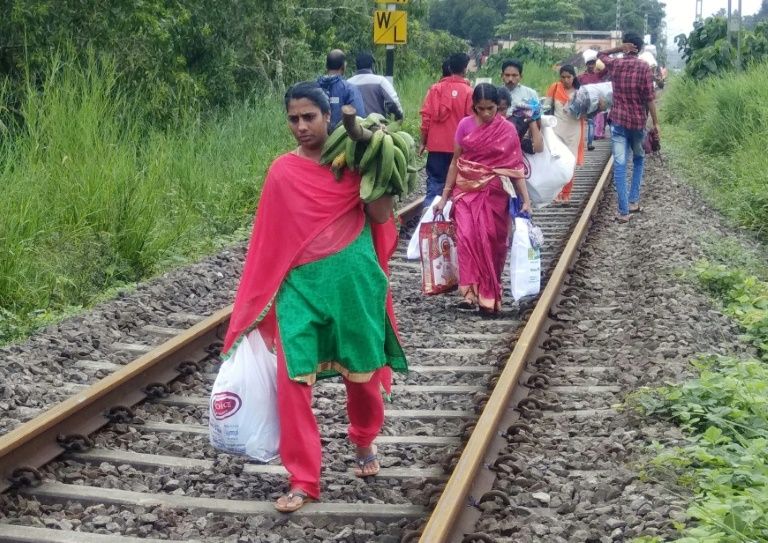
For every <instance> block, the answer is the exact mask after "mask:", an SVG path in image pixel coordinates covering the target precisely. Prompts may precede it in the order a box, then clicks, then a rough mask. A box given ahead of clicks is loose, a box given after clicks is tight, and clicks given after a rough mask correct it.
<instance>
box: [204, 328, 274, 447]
mask: <svg viewBox="0 0 768 543" xmlns="http://www.w3.org/2000/svg"><path fill="white" fill-rule="evenodd" d="M208 407H209V412H208V429H209V432H210V441H211V445H213V446H214V447H216V448H217V449H220V450H222V451H225V452H228V453H232V454H242V455H247V456H250V457H251V458H254V459H256V460H259V461H261V462H269V461H270V460H272V459H273V458H275V457H276V456H277V454H278V446H279V443H280V419H279V416H278V413H277V356H276V355H274V354H272V353H271V352H269V349H267V346H266V345H265V344H264V340H263V339H262V337H261V334H260V333H259V331H258V330H253V331H252V332H251V333H250V334H248V335H247V336H246V337H245V338H243V340H242V341H240V344H239V345H238V346H237V348H236V349H235V352H234V353H232V355H231V356H230V357H229V358H227V359H226V360H224V362H222V364H221V368H220V369H219V374H218V375H217V376H216V381H214V383H213V389H212V390H211V400H210V405H209V406H208Z"/></svg>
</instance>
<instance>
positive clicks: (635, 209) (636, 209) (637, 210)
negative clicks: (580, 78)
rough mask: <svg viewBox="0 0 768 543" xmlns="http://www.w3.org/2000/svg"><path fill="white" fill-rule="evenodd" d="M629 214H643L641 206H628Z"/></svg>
mask: <svg viewBox="0 0 768 543" xmlns="http://www.w3.org/2000/svg"><path fill="white" fill-rule="evenodd" d="M629 212H630V213H642V212H643V206H641V205H638V206H637V207H632V206H629Z"/></svg>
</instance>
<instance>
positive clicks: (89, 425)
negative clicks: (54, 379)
mask: <svg viewBox="0 0 768 543" xmlns="http://www.w3.org/2000/svg"><path fill="white" fill-rule="evenodd" d="M231 311H232V307H231V306H229V307H226V308H224V309H221V310H219V311H217V312H216V313H214V314H213V315H211V316H210V317H208V318H207V319H205V320H203V321H201V322H199V323H197V324H195V325H194V326H192V327H191V328H189V329H188V330H186V331H185V332H184V333H182V334H180V335H178V336H176V337H174V338H172V339H170V340H168V341H166V342H165V343H163V344H162V345H160V346H158V347H157V348H155V349H153V350H152V351H150V352H149V353H147V354H145V355H143V356H141V357H139V358H137V359H136V360H134V361H133V362H130V363H129V364H126V365H125V366H123V367H122V368H120V369H119V370H117V371H116V372H115V373H113V374H111V375H109V376H107V377H105V378H103V379H101V380H99V381H98V382H96V383H94V384H93V385H92V386H90V387H88V388H87V389H85V390H83V391H82V392H79V393H77V394H75V395H73V396H71V397H70V398H68V399H66V400H64V401H63V402H61V403H59V404H56V405H54V406H53V407H51V408H50V409H48V410H47V411H45V412H44V413H43V414H41V415H39V416H37V417H35V418H34V419H32V420H30V421H28V422H26V423H24V424H22V425H21V426H19V427H18V428H16V429H14V430H12V431H10V432H8V433H7V434H5V435H4V436H2V437H0V491H5V490H6V489H8V488H9V487H10V486H11V483H12V480H13V479H14V473H16V470H17V469H23V470H29V471H33V470H30V468H37V467H40V466H42V465H45V464H46V463H48V462H50V461H51V460H53V459H54V458H56V457H57V456H58V455H60V454H61V453H63V452H64V451H65V450H66V448H65V447H64V446H63V445H62V444H61V443H60V437H62V436H64V437H66V436H69V435H78V436H87V435H88V434H90V433H92V432H94V431H96V430H98V429H99V428H101V427H102V426H104V425H105V424H106V423H107V422H109V418H108V416H107V414H106V411H107V410H109V409H110V408H111V407H114V406H126V407H130V406H132V405H135V404H136V403H138V402H139V401H141V400H142V399H144V398H145V397H146V396H147V393H146V392H145V391H144V388H145V387H146V386H148V385H153V384H155V383H163V384H165V383H168V382H170V381H171V380H173V379H174V378H176V377H178V375H179V374H180V372H179V370H178V369H177V366H178V364H179V363H180V362H182V361H184V360H188V359H190V358H198V359H199V358H201V357H205V356H206V355H207V353H206V351H205V349H206V348H207V347H208V346H209V345H210V343H211V338H212V337H213V338H215V335H214V334H215V332H216V330H217V329H218V327H219V326H221V325H223V324H226V323H227V322H228V320H229V315H230V313H231Z"/></svg>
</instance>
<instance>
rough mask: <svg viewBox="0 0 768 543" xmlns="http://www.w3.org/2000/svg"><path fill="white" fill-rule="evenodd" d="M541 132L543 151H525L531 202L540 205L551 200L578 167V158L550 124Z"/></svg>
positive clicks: (526, 177)
mask: <svg viewBox="0 0 768 543" xmlns="http://www.w3.org/2000/svg"><path fill="white" fill-rule="evenodd" d="M541 134H542V137H543V138H544V150H543V151H542V152H540V153H534V154H532V155H529V154H527V153H525V154H523V162H524V163H525V182H526V185H527V187H528V195H529V196H530V197H531V204H532V205H533V206H534V207H537V208H541V207H545V206H547V205H549V204H551V203H552V201H553V200H554V199H555V197H556V196H557V195H558V194H560V191H561V190H562V189H563V187H564V186H565V185H566V184H567V183H568V181H570V179H571V177H573V171H574V169H575V168H576V157H575V156H574V155H573V153H572V152H571V151H570V149H568V146H567V145H566V144H565V142H563V140H561V139H560V138H559V137H558V136H557V134H555V131H554V130H553V129H552V128H551V127H549V126H543V127H542V129H541Z"/></svg>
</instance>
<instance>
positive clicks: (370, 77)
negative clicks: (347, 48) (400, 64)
mask: <svg viewBox="0 0 768 543" xmlns="http://www.w3.org/2000/svg"><path fill="white" fill-rule="evenodd" d="M355 64H356V66H357V71H356V72H355V75H353V76H352V77H350V78H349V79H348V80H347V81H348V82H349V83H351V84H353V85H354V86H355V87H357V88H358V90H359V91H360V94H361V95H362V97H363V103H364V104H365V112H366V114H371V113H380V114H381V115H384V116H385V117H389V116H390V115H393V116H394V117H395V120H397V121H399V120H401V119H402V118H403V106H401V105H400V98H398V96H397V91H395V87H393V86H392V83H390V82H389V79H387V78H386V77H384V76H383V75H378V74H376V73H375V72H374V59H373V55H372V54H371V53H368V52H363V53H360V54H359V55H357V58H356V59H355Z"/></svg>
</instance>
